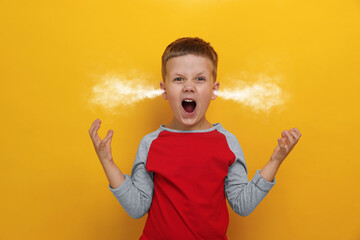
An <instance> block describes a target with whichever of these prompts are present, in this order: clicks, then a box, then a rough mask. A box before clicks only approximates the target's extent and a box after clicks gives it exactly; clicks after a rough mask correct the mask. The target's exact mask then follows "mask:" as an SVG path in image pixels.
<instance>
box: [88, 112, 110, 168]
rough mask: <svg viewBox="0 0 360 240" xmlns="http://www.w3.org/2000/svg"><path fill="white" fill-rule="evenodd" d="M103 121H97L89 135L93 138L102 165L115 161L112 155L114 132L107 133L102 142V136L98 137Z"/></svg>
mask: <svg viewBox="0 0 360 240" xmlns="http://www.w3.org/2000/svg"><path fill="white" fill-rule="evenodd" d="M100 124H101V121H100V119H96V120H95V121H94V122H93V123H92V125H91V127H90V129H89V134H90V137H91V140H92V142H93V144H94V148H95V151H96V154H97V155H98V157H99V159H100V162H101V163H109V162H112V161H113V157H112V155H111V140H112V136H113V133H114V132H113V130H111V129H110V130H109V131H108V132H107V135H106V137H105V138H104V139H103V140H101V138H100V136H99V135H98V133H97V131H98V130H99V128H100Z"/></svg>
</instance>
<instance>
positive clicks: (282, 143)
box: [271, 128, 301, 163]
mask: <svg viewBox="0 0 360 240" xmlns="http://www.w3.org/2000/svg"><path fill="white" fill-rule="evenodd" d="M281 136H282V138H278V145H277V146H276V148H275V150H274V152H273V154H272V156H271V161H275V162H278V163H282V162H283V161H284V159H285V158H286V157H287V155H288V154H289V153H290V151H291V150H292V149H293V148H294V146H295V145H296V143H297V142H298V141H299V138H300V137H301V133H300V131H299V129H297V128H292V129H290V130H289V131H287V130H285V131H283V132H282V133H281Z"/></svg>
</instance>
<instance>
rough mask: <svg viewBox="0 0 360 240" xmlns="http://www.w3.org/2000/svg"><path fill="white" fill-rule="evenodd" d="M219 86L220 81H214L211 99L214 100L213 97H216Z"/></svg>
mask: <svg viewBox="0 0 360 240" xmlns="http://www.w3.org/2000/svg"><path fill="white" fill-rule="evenodd" d="M219 88H220V83H219V82H214V86H213V94H212V96H211V100H215V98H216V97H217V92H218V91H219Z"/></svg>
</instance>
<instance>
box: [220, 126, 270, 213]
mask: <svg viewBox="0 0 360 240" xmlns="http://www.w3.org/2000/svg"><path fill="white" fill-rule="evenodd" d="M223 133H224V134H225V136H226V138H227V141H228V145H229V148H230V150H231V151H232V152H233V153H234V154H235V162H234V163H233V164H232V165H231V166H230V167H229V172H228V174H227V176H226V178H225V194H226V197H227V199H228V202H229V205H230V206H231V208H232V209H233V210H234V211H235V212H236V213H237V214H239V215H241V216H244V217H245V216H248V215H249V214H250V213H251V212H252V211H254V209H255V208H256V207H257V206H258V205H259V203H260V202H261V201H262V200H263V199H264V197H265V196H266V195H267V194H268V192H269V191H270V189H271V188H272V187H273V186H274V185H275V183H276V180H275V179H274V180H273V181H272V182H268V181H266V180H265V179H263V178H262V177H261V175H260V173H259V172H260V170H257V171H256V173H255V176H254V177H253V178H252V180H251V181H249V179H248V175H247V167H246V163H245V157H244V153H243V151H242V149H241V146H240V144H239V142H238V140H237V139H236V137H235V136H234V135H233V134H231V133H230V132H228V131H226V130H225V131H224V132H223Z"/></svg>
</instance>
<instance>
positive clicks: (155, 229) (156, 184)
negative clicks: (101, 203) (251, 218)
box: [89, 38, 301, 240]
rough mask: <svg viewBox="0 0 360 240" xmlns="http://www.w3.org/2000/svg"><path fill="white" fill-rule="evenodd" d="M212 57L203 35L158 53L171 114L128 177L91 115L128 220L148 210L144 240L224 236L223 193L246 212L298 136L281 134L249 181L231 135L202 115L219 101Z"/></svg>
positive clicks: (294, 132) (270, 181)
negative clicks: (160, 54) (267, 156)
mask: <svg viewBox="0 0 360 240" xmlns="http://www.w3.org/2000/svg"><path fill="white" fill-rule="evenodd" d="M217 62H218V58H217V54H216V52H215V51H214V49H213V48H212V47H211V46H210V44H209V43H207V42H205V41H204V40H202V39H200V38H180V39H178V40H176V41H174V42H173V43H171V44H170V45H169V46H168V47H167V48H166V49H165V52H164V54H163V56H162V77H163V81H162V82H161V83H160V87H161V89H162V90H163V95H162V96H163V98H164V99H165V100H168V101H169V104H170V107H171V110H172V112H173V119H172V121H171V122H170V123H169V124H167V125H161V126H160V128H159V129H158V130H156V131H155V132H153V133H150V134H148V135H146V136H145V137H144V138H143V139H142V140H141V142H140V145H139V148H138V151H137V154H136V158H135V162H134V165H133V169H132V172H131V177H130V176H129V175H126V174H123V173H121V171H120V170H119V169H118V168H117V166H116V165H115V163H114V161H113V159H112V155H111V147H110V144H111V139H112V135H113V131H112V130H109V131H108V133H107V136H106V137H105V138H104V139H103V140H101V139H100V137H99V135H98V134H97V131H98V129H99V127H100V123H101V121H100V120H99V119H97V120H95V121H94V122H93V124H92V126H91V128H90V130H89V133H90V136H91V139H92V141H93V144H94V147H95V150H96V153H97V155H98V157H99V159H100V161H101V164H102V166H103V168H104V171H105V174H106V176H107V178H108V180H109V188H110V190H111V191H112V192H113V194H114V195H115V197H116V198H117V200H118V201H119V202H120V204H121V205H122V206H123V208H124V209H125V211H126V212H127V213H128V214H129V215H130V216H131V217H133V218H140V217H142V216H144V215H145V214H146V213H148V218H147V221H146V224H145V227H144V231H143V234H142V236H141V237H140V239H143V240H154V239H156V240H163V239H164V240H172V239H181V240H191V239H219V240H220V239H221V240H224V239H227V236H226V231H227V227H228V223H229V216H228V210H227V206H226V200H225V199H226V198H227V199H228V202H229V204H230V206H231V208H232V209H233V210H234V211H235V212H236V213H238V214H240V215H241V216H247V215H249V214H250V213H251V212H252V211H253V210H254V209H255V208H256V206H257V205H258V204H259V203H260V201H261V200H262V199H263V198H264V197H265V196H266V194H267V193H268V192H269V191H270V189H271V188H272V187H273V186H274V184H275V174H276V172H277V170H278V168H279V167H280V164H281V163H282V161H283V160H284V159H285V158H286V156H287V155H288V154H289V152H290V151H291V150H292V148H293V147H294V146H295V144H296V143H297V141H298V140H299V138H300V136H301V134H300V132H299V130H298V129H296V128H293V129H290V130H289V131H283V132H282V138H279V139H278V145H277V146H276V148H275V150H274V152H273V154H272V156H271V158H270V160H269V161H268V162H267V164H266V165H265V166H264V168H263V169H262V170H261V171H260V170H257V172H256V174H255V176H254V177H253V179H252V180H251V181H250V182H249V180H248V177H247V167H246V164H245V159H244V154H243V151H242V149H241V147H240V144H239V143H238V141H237V139H236V137H235V136H234V135H232V134H231V133H230V132H228V131H227V130H225V129H224V128H223V127H222V126H221V124H220V123H217V124H211V123H210V122H208V121H207V120H206V117H205V113H206V110H207V108H208V106H209V103H210V101H211V100H214V99H215V98H216V91H218V89H219V83H218V82H217V81H216V72H217Z"/></svg>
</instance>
